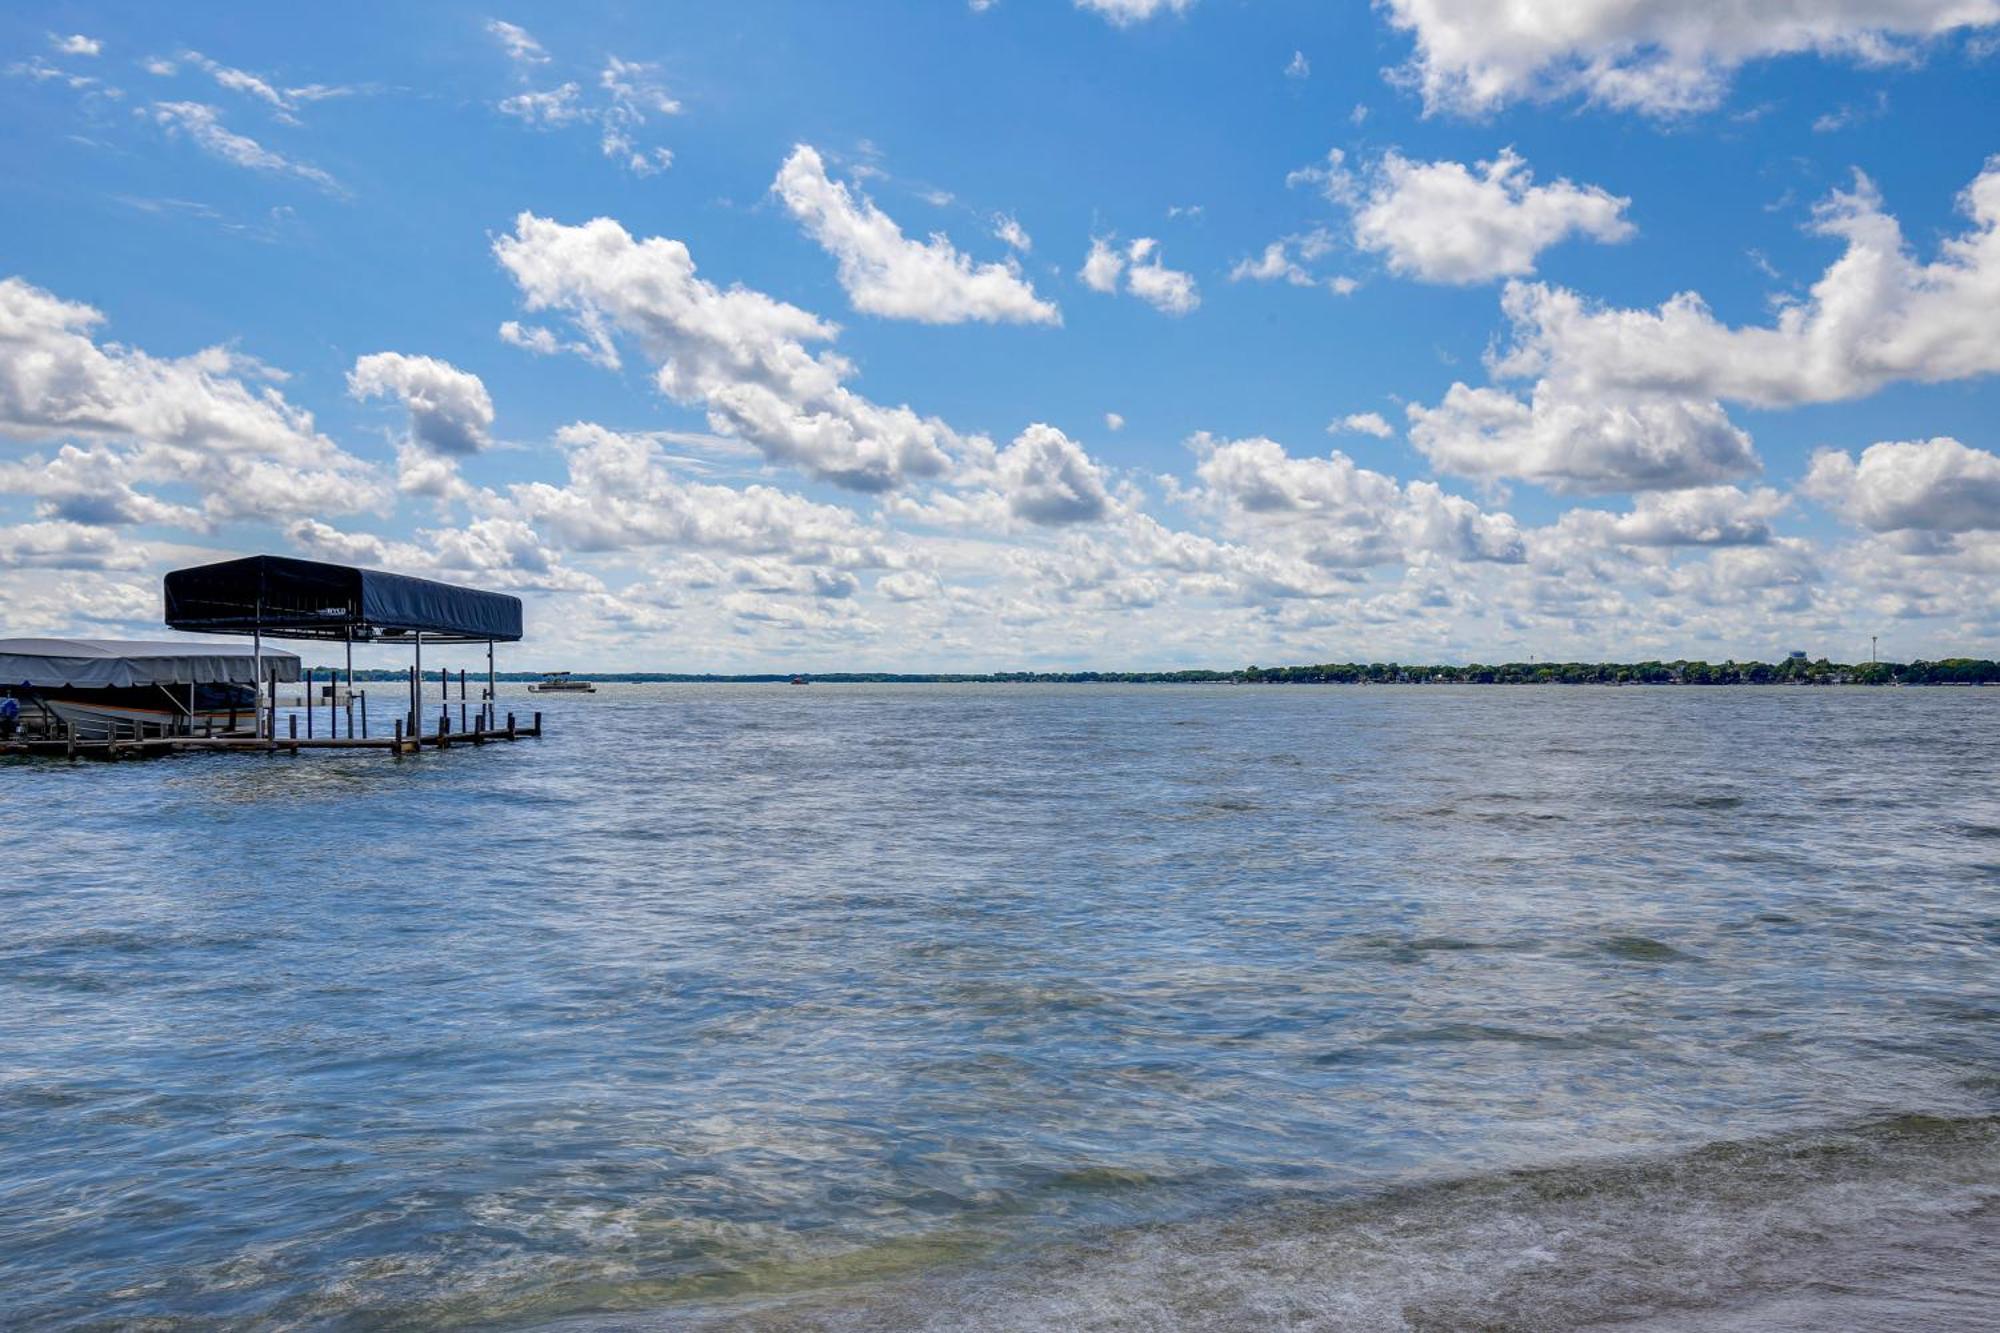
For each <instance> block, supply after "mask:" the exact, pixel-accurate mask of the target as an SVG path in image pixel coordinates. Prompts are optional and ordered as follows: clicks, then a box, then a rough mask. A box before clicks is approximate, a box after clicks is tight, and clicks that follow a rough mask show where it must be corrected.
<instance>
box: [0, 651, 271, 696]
mask: <svg viewBox="0 0 2000 1333" xmlns="http://www.w3.org/2000/svg"><path fill="white" fill-rule="evenodd" d="M264 678H265V679H266V680H272V679H276V680H278V681H294V680H297V679H299V658H298V654H297V653H287V652H280V651H277V650H275V649H271V648H266V649H265V650H264ZM256 683H257V665H256V659H255V656H254V654H253V653H252V650H251V645H249V644H247V643H188V642H186V641H183V642H180V643H151V642H145V641H141V640H133V639H0V686H6V685H32V686H36V687H39V688H43V689H46V688H49V687H51V686H58V685H69V686H74V687H76V688H79V689H109V688H113V687H118V686H130V685H232V684H233V685H254V684H256Z"/></svg>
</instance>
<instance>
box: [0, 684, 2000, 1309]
mask: <svg viewBox="0 0 2000 1333" xmlns="http://www.w3.org/2000/svg"><path fill="white" fill-rule="evenodd" d="M503 696H504V697H503V701H502V706H503V708H505V707H513V708H515V709H517V710H522V709H528V708H534V707H540V708H542V709H543V711H544V712H545V713H546V715H547V721H548V728H547V729H548V735H547V737H546V738H545V739H544V740H541V741H539V742H520V743H516V744H513V745H495V746H487V747H484V748H481V749H478V750H472V749H458V750H453V751H451V752H449V753H445V754H425V755H423V756H420V757H415V758H405V759H400V760H395V759H389V758H387V757H386V756H382V755H378V754H373V753H367V754H360V755H353V756H345V755H339V754H311V755H304V756H300V757H296V758H292V757H276V758H273V757H266V756H248V755H207V756H185V757H177V758H170V759H160V760H154V761H148V762H143V763H121V764H115V765H103V764H77V765H69V764H64V763H52V762H44V761H37V762H31V763H9V764H5V765H4V766H0V791H5V792H6V793H7V794H8V795H9V796H10V797H11V800H10V801H9V805H10V808H11V809H12V810H13V812H14V815H15V818H14V820H13V821H12V836H11V837H10V839H9V846H8V849H7V851H6V854H5V855H6V861H5V864H6V871H5V873H4V874H0V1051H4V1052H5V1054H6V1059H5V1061H4V1062H0V1154H3V1155H0V1323H20V1324H23V1325H28V1326H35V1327H49V1328H61V1329H72V1328H74V1329H83V1328H98V1327H106V1328H108V1327H129V1326H135V1325H137V1326H144V1327H153V1328H183V1327H185V1328H195V1327H203V1328H207V1327H216V1326H230V1325H236V1326H244V1327H248V1326H253V1325H254V1326H258V1327H271V1326H277V1327H300V1328H341V1329H349V1328H352V1329H369V1328H435V1327H508V1328H513V1327H544V1326H546V1327H555V1328H563V1329H574V1328H585V1327H589V1328H616V1327H680V1326H695V1327H705V1326H718V1327H731V1326H742V1327H769V1328H821V1327H825V1328H874V1327H899V1328H901V1327H907V1328H920V1327H989V1328H1036V1327H1049V1326H1072V1327H1086V1328H1107V1329H1108V1328H1165V1327H1173V1326H1177V1325H1179V1326H1192V1327H1212V1328H1225V1327H1244V1326H1259V1325H1261V1326H1287V1325H1289V1326H1294V1327H1324V1328H1385V1327H1388V1328H1393V1327H1408V1328H1456V1327H1467V1326H1478V1327H1494V1328H1516V1327H1518V1328H1557V1327H1579V1328H1580V1327H1596V1326H1602V1325H1608V1324H1634V1325H1636V1326H1637V1327H1640V1328H1646V1329H1661V1330H1665V1329H1694V1328H1715V1329H1723V1328H1730V1329H1733V1328H1752V1327H1755V1328H1771V1327H1777V1328H1784V1327H1799V1328H1805V1327H1815V1326H1825V1325H1827V1324H1844V1323H1860V1322H1868V1323H1875V1324H1879V1325H1883V1326H1896V1327H1901V1328H1935V1329H1958V1328H1973V1327H1980V1326H1990V1325H1991V1324H1992V1323H1994V1322H1995V1321H1996V1320H2000V1288H1997V1287H1996V1284H1995V1282H1994V1280H1993V1278H1992V1277H1991V1275H1990V1273H1989V1272H1987V1271H1986V1269H1987V1264H1986V1260H1985V1256H1988V1255H1990V1254H1991V1253H1992V1250H1993V1245H1994V1242H1995V1241H1996V1240H2000V1119H1996V1117H2000V764H1997V763H1996V761H1995V758H1994V757H1995V755H2000V691H1990V690H1987V691H1982V690H1942V689H1941V690H1915V689H1910V690H1860V689H1844V690H1840V689H1827V690H1806V689H1783V688H1767V689H1749V688H1744V689H1717V690H1701V689H1665V688H1661V689H1618V690H1612V689H1564V688H1560V687H1506V688H1500V687H1492V688H1479V687H1444V688H1433V687H1424V688H1357V687H1283V688H1262V689H1258V688H1228V687H1174V686H1144V687H1118V686H943V685H935V686H900V687H899V686H837V687H836V686H812V687H809V688H791V687H786V686H605V687H603V688H602V689H601V691H600V693H598V694H597V695H594V696H590V697H587V698H574V699H563V698H548V699H532V698H531V697H530V696H527V695H525V694H521V695H519V696H518V697H514V694H513V693H512V691H510V690H509V689H508V688H507V687H503ZM1788 1321H1789V1322H1788Z"/></svg>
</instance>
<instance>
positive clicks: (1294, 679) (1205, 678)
mask: <svg viewBox="0 0 2000 1333" xmlns="http://www.w3.org/2000/svg"><path fill="white" fill-rule="evenodd" d="M314 670H315V674H317V675H322V676H324V675H329V674H332V675H341V674H343V672H342V669H340V668H333V667H325V666H321V667H317V668H315V669H314ZM437 670H444V671H446V672H447V674H449V675H450V676H451V678H452V679H453V680H456V679H457V672H456V670H454V669H449V668H439V669H437ZM543 674H544V673H542V672H539V671H503V672H500V673H499V675H498V679H500V680H504V681H507V682H508V683H510V684H518V683H520V682H522V681H534V680H539V679H541V677H542V675H543ZM424 675H425V679H426V680H431V681H435V680H436V679H438V677H437V675H436V674H435V673H434V671H426V672H425V673H424ZM576 675H577V676H578V678H579V679H589V680H593V681H599V682H609V683H625V684H667V685H700V684H710V685H762V684H784V683H785V682H787V681H790V680H793V679H794V676H793V675H792V673H789V672H760V673H747V674H725V673H717V672H671V671H600V672H578V673H576ZM354 678H355V679H356V680H357V681H362V680H365V681H370V682H384V681H403V680H407V679H409V671H408V669H407V668H405V669H403V670H394V669H388V670H384V669H380V668H371V669H367V670H357V671H356V672H355V673H354ZM484 678H485V673H483V672H479V671H473V670H471V669H470V668H468V669H467V671H466V679H467V681H468V683H469V684H471V683H477V682H478V681H481V680H483V679H484ZM804 679H807V680H811V681H813V682H816V683H819V684H825V685H919V684H936V685H1094V684H1105V685H2000V662H1995V661H1991V660H1989V659H1986V658H1976V657H1947V658H1942V659H1940V660H1938V661H1922V660H1919V661H1914V662H1860V663H1842V662H1833V661H1830V660H1828V659H1827V658H1824V657H1822V658H1819V659H1817V660H1813V661H1808V660H1806V659H1803V658H1789V659H1787V660H1785V661H1782V662H1738V661H1735V660H1733V659H1732V660H1730V661H1725V662H1705V661H1699V660H1693V659H1685V658H1682V659H1676V660H1674V661H1670V662H1669V661H1646V662H1505V663H1499V664H1495V665H1485V664H1482V663H1476V662H1475V663H1472V664H1471V665H1468V666H1447V665H1430V666H1425V665H1416V664H1407V663H1397V662H1323V663H1319V664H1317V665H1313V666H1283V667H1262V666H1255V665H1253V666H1247V667H1241V668H1238V669H1236V670H1233V671H1212V670H1204V669H1200V668H1191V669H1187V670H1182V671H993V672H893V671H828V672H818V673H813V674H810V675H808V676H806V677H804Z"/></svg>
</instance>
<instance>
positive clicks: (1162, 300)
mask: <svg viewBox="0 0 2000 1333" xmlns="http://www.w3.org/2000/svg"><path fill="white" fill-rule="evenodd" d="M1159 244H1160V243H1159V242H1158V241H1156V240H1154V239H1153V238H1152V237H1150V236H1142V237H1140V238H1139V239H1138V240H1136V241H1134V242H1132V244H1131V246H1130V247H1129V248H1128V249H1127V250H1126V252H1125V253H1126V259H1127V260H1128V261H1129V262H1128V263H1127V265H1126V268H1125V290H1127V291H1129V292H1131V293H1132V295H1134V296H1136V297H1138V298H1139V299H1140V300H1141V301H1144V302H1145V303H1146V304H1147V305H1150V306H1152V307H1153V309H1155V310H1158V311H1160V312H1161V313H1162V314H1167V315H1185V314H1187V313H1188V312H1189V311H1191V310H1193V309H1194V308H1195V307H1196V306H1198V305H1200V304H1201V294H1200V293H1199V292H1197V291H1196V290H1195V283H1194V278H1193V277H1192V276H1191V275H1190V274H1187V273H1183V272H1181V271H1180V270H1178V269H1171V268H1168V267H1166V265H1165V264H1163V263H1162V262H1161V260H1160V255H1159Z"/></svg>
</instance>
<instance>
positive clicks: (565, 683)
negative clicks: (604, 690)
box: [528, 671, 597, 694]
mask: <svg viewBox="0 0 2000 1333" xmlns="http://www.w3.org/2000/svg"><path fill="white" fill-rule="evenodd" d="M528 693H530V694H595V693H597V686H595V685H593V684H591V683H590V682H589V681H587V680H577V679H575V678H574V677H572V676H571V675H570V674H569V672H567V671H551V672H549V674H548V675H546V676H543V677H542V678H541V679H540V680H538V681H536V682H535V683H534V684H532V685H530V686H529V687H528Z"/></svg>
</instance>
